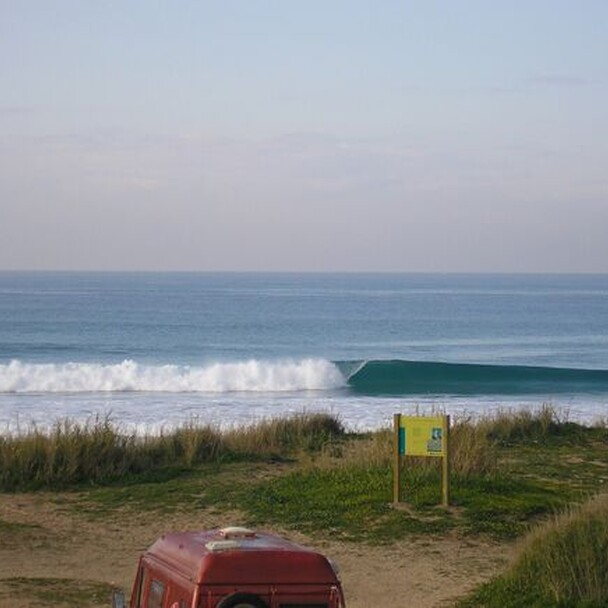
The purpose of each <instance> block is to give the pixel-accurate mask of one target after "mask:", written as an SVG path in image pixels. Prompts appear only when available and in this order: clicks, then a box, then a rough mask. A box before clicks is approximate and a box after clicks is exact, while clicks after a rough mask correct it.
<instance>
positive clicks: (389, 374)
mask: <svg viewBox="0 0 608 608" xmlns="http://www.w3.org/2000/svg"><path fill="white" fill-rule="evenodd" d="M339 365H340V368H341V369H342V371H343V373H344V374H345V375H346V377H347V379H348V385H349V387H350V388H351V390H352V391H353V392H355V393H358V394H364V395H403V396H407V395H446V394H449V395H531V394H545V395H553V394H565V393H587V394H589V393H608V370H601V369H598V370H593V369H576V368H554V367H533V366H523V365H479V364H473V363H440V362H433V361H429V362H426V361H402V360H389V361H364V362H361V361H358V362H356V361H349V362H343V363H340V364H339Z"/></svg>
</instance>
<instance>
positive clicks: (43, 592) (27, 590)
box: [0, 577, 113, 608]
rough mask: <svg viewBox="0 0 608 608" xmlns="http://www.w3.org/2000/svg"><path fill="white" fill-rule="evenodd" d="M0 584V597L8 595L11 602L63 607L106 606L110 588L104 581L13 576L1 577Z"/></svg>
mask: <svg viewBox="0 0 608 608" xmlns="http://www.w3.org/2000/svg"><path fill="white" fill-rule="evenodd" d="M0 583H1V587H0V598H5V599H8V598H10V599H11V600H13V601H14V600H15V599H28V600H30V602H35V604H34V605H36V606H57V607H64V606H65V607H66V608H67V607H72V606H78V607H80V608H97V607H99V606H107V605H109V603H110V598H111V595H112V590H113V588H112V586H111V585H109V584H107V583H100V582H96V581H82V580H77V579H67V578H26V577H14V578H7V579H3V580H2V581H0ZM11 605H12V604H11ZM15 605H18V604H15Z"/></svg>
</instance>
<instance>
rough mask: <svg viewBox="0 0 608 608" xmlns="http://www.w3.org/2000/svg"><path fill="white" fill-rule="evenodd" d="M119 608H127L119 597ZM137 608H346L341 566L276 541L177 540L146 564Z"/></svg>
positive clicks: (178, 535) (165, 540)
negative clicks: (339, 569) (340, 577)
mask: <svg viewBox="0 0 608 608" xmlns="http://www.w3.org/2000/svg"><path fill="white" fill-rule="evenodd" d="M113 606H114V607H115V608H122V607H123V606H125V599H124V595H123V594H122V593H121V592H116V593H115V594H114V598H113ZM128 606H129V607H130V608H345V602H344V594H343V591H342V586H341V584H340V579H339V578H338V575H337V572H336V569H335V567H334V565H333V564H332V563H331V562H330V561H329V560H328V559H327V558H326V557H324V556H323V555H321V554H320V553H317V552H315V551H312V550H311V549H307V548H305V547H302V546H300V545H297V544H295V543H292V542H290V541H288V540H286V539H284V538H281V537H279V536H276V535H274V534H267V533H262V532H254V531H252V530H249V529H247V528H240V527H231V528H223V529H220V530H210V531H206V532H175V533H171V534H166V535H164V536H162V537H161V538H159V539H158V540H157V541H156V542H155V543H154V544H153V545H152V546H151V547H150V548H149V549H148V550H147V551H146V552H145V553H144V554H143V555H142V556H141V558H140V560H139V568H138V570H137V575H136V577H135V582H134V584H133V591H132V593H131V599H130V602H129V604H128Z"/></svg>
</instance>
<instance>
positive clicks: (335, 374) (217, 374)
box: [0, 359, 345, 393]
mask: <svg viewBox="0 0 608 608" xmlns="http://www.w3.org/2000/svg"><path fill="white" fill-rule="evenodd" d="M344 384H345V379H344V377H343V376H342V374H341V373H340V371H339V370H338V368H337V367H336V366H335V365H334V364H333V363H331V362H330V361H327V360H325V359H302V360H299V361H260V360H250V361H243V362H236V363H214V364H210V365H207V366H203V367H196V366H179V365H143V364H139V363H137V362H136V361H132V360H125V361H123V362H122V363H118V364H99V363H61V364H59V363H25V362H22V361H17V360H15V361H11V362H10V363H9V364H5V365H0V393H81V392H165V393H184V392H204V393H225V392H233V391H242V392H285V391H305V390H330V389H336V388H340V387H341V386H344Z"/></svg>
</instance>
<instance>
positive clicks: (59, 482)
mask: <svg viewBox="0 0 608 608" xmlns="http://www.w3.org/2000/svg"><path fill="white" fill-rule="evenodd" d="M343 433H344V430H343V427H342V425H341V423H340V422H339V421H338V420H337V419H336V418H335V417H332V416H328V415H325V414H298V415H295V416H291V417H288V418H283V419H277V420H266V421H261V422H259V423H257V424H255V425H253V426H250V427H246V428H243V429H240V430H233V431H228V432H225V433H222V432H220V431H219V430H217V429H216V428H214V427H213V426H210V425H197V424H194V423H191V424H186V425H184V426H183V427H181V428H178V429H176V430H174V431H171V432H163V433H161V434H160V435H157V436H150V435H148V436H137V435H135V434H126V433H123V432H121V431H120V429H119V428H118V427H117V426H115V425H114V424H112V422H111V421H110V420H109V419H108V418H104V419H96V420H94V421H92V422H90V423H87V424H78V423H75V422H71V421H69V420H64V421H61V422H58V423H57V424H56V425H55V426H54V427H53V428H52V429H51V430H50V432H42V431H39V430H37V429H35V428H33V429H30V430H29V431H28V432H26V433H22V434H19V435H14V436H10V435H9V436H0V490H2V491H16V490H33V489H61V488H66V487H70V486H75V485H81V484H92V485H100V484H101V485H103V484H108V483H112V482H115V481H116V480H120V479H132V478H133V477H139V478H141V480H142V481H145V480H146V479H148V478H150V477H151V476H152V477H157V476H158V473H159V472H163V473H171V472H173V473H175V474H178V473H179V472H183V471H186V470H189V469H192V468H193V467H195V466H197V465H200V464H203V463H213V462H221V461H224V460H228V461H230V460H239V459H240V460H242V459H264V458H272V457H277V456H281V457H286V456H288V455H290V454H293V453H295V452H297V451H301V450H311V449H318V447H319V446H321V445H323V444H324V443H326V442H328V441H330V440H332V439H335V438H337V437H339V436H341V435H343Z"/></svg>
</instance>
